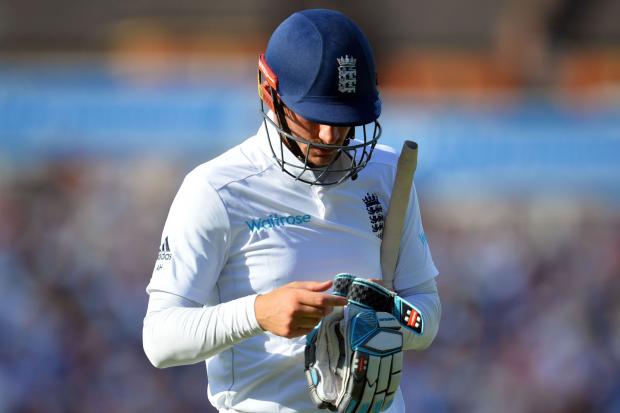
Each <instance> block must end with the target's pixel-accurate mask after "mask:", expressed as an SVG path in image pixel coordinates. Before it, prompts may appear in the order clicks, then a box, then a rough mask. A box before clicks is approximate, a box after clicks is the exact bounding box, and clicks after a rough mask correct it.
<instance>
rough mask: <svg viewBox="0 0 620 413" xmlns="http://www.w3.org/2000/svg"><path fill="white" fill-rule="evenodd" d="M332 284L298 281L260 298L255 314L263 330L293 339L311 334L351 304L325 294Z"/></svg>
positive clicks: (257, 300) (327, 282)
mask: <svg viewBox="0 0 620 413" xmlns="http://www.w3.org/2000/svg"><path fill="white" fill-rule="evenodd" d="M331 286H332V281H331V280H330V281H323V282H317V281H295V282H292V283H289V284H286V285H285V286H283V287H280V288H278V289H275V290H273V291H271V292H269V293H267V294H264V295H259V296H258V297H256V302H255V303H254V311H255V313H256V320H257V321H258V324H259V325H260V326H261V328H262V329H263V330H265V331H269V332H271V333H273V334H276V335H278V336H282V337H286V338H293V337H299V336H303V335H305V334H308V333H309V332H310V331H312V329H313V328H314V327H315V326H316V325H317V324H318V323H319V321H321V319H322V318H323V317H325V316H326V315H328V314H329V313H331V312H332V310H333V308H334V307H338V306H344V305H346V304H347V299H346V298H345V297H339V296H336V295H332V294H328V293H325V292H324V291H326V290H328V289H329V288H330V287H331Z"/></svg>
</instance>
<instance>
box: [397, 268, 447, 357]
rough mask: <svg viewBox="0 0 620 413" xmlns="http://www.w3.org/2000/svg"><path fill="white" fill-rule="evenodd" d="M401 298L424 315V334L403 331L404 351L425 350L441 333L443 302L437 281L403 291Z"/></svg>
mask: <svg viewBox="0 0 620 413" xmlns="http://www.w3.org/2000/svg"><path fill="white" fill-rule="evenodd" d="M400 296H401V297H402V298H403V299H404V300H406V301H407V302H409V303H410V304H413V305H414V306H415V307H416V308H417V309H418V310H420V312H421V313H422V314H423V315H424V334H422V335H417V334H415V333H413V332H411V331H408V330H406V329H403V332H405V334H403V339H404V343H403V350H424V349H426V348H428V346H430V345H431V343H432V342H433V340H434V339H435V337H436V336H437V332H438V331H439V321H440V320H441V301H440V300H439V292H438V291H437V283H436V282H435V279H434V278H433V279H430V280H428V281H426V282H424V283H422V284H420V285H418V286H415V287H413V288H409V289H407V290H404V291H401V292H400Z"/></svg>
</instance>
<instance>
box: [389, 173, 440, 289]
mask: <svg viewBox="0 0 620 413" xmlns="http://www.w3.org/2000/svg"><path fill="white" fill-rule="evenodd" d="M411 188H412V189H411V193H410V194H409V208H408V209H407V215H406V217H405V224H404V225H405V228H403V236H402V239H401V244H400V253H399V255H398V261H397V263H396V272H395V274H394V289H395V290H396V291H397V292H398V291H401V290H405V289H408V288H411V287H414V286H416V285H419V284H422V283H423V282H425V281H428V280H430V279H431V278H433V277H435V276H437V274H438V271H437V268H436V267H435V264H434V263H433V257H432V256H431V250H430V248H429V246H428V240H427V239H426V234H425V233H424V227H423V226H422V218H421V216H420V205H419V203H418V195H417V191H416V189H415V185H412V186H411Z"/></svg>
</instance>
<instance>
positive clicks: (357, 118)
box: [258, 9, 381, 185]
mask: <svg viewBox="0 0 620 413" xmlns="http://www.w3.org/2000/svg"><path fill="white" fill-rule="evenodd" d="M258 67H259V72H258V73H259V85H258V86H259V96H260V98H261V111H262V113H263V117H264V119H265V123H267V122H270V123H271V124H272V125H273V126H275V127H276V129H277V130H278V132H279V134H280V138H281V139H280V142H281V145H284V144H286V145H287V146H288V147H289V149H291V151H292V152H293V153H294V154H295V155H296V156H297V158H298V159H299V160H300V161H301V163H302V164H303V166H300V165H297V164H295V163H291V162H287V161H285V160H284V159H282V157H281V156H279V155H276V154H279V153H282V148H279V150H273V146H272V150H273V153H274V157H275V158H276V159H277V161H278V163H279V164H280V166H281V167H282V170H283V171H284V172H286V173H288V174H289V175H291V176H293V177H295V178H296V179H298V180H301V181H303V182H307V183H310V184H317V185H330V184H336V183H340V182H342V181H344V180H345V179H347V178H349V177H352V178H354V179H355V178H356V177H357V174H358V172H359V171H360V170H361V169H362V168H364V167H365V166H366V164H367V163H368V160H369V159H370V156H371V154H372V151H373V149H374V147H375V145H376V143H377V139H378V138H379V136H380V134H381V127H380V125H379V123H378V122H377V118H378V117H379V115H380V114H381V100H380V98H379V92H378V90H377V75H376V71H375V62H374V58H373V53H372V49H371V48H370V44H369V43H368V40H367V39H366V36H365V35H364V33H362V31H361V30H360V28H359V27H358V26H357V25H356V24H355V23H354V22H353V21H352V20H351V19H349V18H348V17H346V16H345V15H343V14H342V13H340V12H337V11H334V10H327V9H312V10H304V11H300V12H297V13H294V14H293V15H291V16H290V17H288V18H287V19H286V20H284V21H283V22H282V23H281V24H280V25H279V26H278V27H277V28H276V30H275V31H274V32H273V34H272V35H271V38H270V40H269V43H268V45H267V50H266V52H265V54H264V55H263V54H261V55H260V57H259V64H258ZM283 106H286V107H288V108H289V109H290V110H292V111H293V112H295V113H297V114H299V115H301V116H302V117H303V118H305V119H308V120H310V121H312V122H316V123H319V124H324V125H333V126H352V128H351V132H350V136H349V138H348V139H346V140H345V142H344V144H343V145H319V144H316V143H313V142H309V141H307V140H305V139H303V138H301V137H299V136H296V135H293V134H292V133H291V132H290V129H289V128H288V126H287V121H286V117H285V116H284V110H283ZM266 109H267V110H270V111H272V112H273V114H274V116H271V117H270V116H269V113H268V112H267V110H266ZM369 124H372V126H370V128H368V129H372V135H369V133H367V126H368V125H369ZM356 126H357V127H360V128H361V129H362V131H363V139H362V140H356V139H353V138H354V133H355V127H356ZM368 132H369V131H368ZM270 143H271V139H270ZM297 143H301V144H304V147H306V148H307V149H306V153H305V154H304V153H303V152H302V151H301V150H300V149H299V146H298V145H297ZM306 145H307V146H306ZM312 147H327V148H335V149H337V150H338V154H337V155H338V156H336V157H335V158H334V159H333V161H332V162H331V163H330V164H329V165H323V166H315V165H312V164H310V163H309V162H308V160H307V158H306V155H307V154H308V152H307V151H309V150H310V149H311V148H312ZM308 171H310V172H311V173H308Z"/></svg>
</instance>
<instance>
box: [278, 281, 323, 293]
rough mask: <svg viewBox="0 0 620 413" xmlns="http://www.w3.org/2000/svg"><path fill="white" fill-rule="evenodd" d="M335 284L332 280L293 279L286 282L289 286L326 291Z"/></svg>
mask: <svg viewBox="0 0 620 413" xmlns="http://www.w3.org/2000/svg"><path fill="white" fill-rule="evenodd" d="M332 284H333V281H332V280H327V281H293V282H291V283H288V284H286V287H288V288H299V289H302V290H310V291H317V292H320V291H326V290H329V289H330V288H331V286H332Z"/></svg>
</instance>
